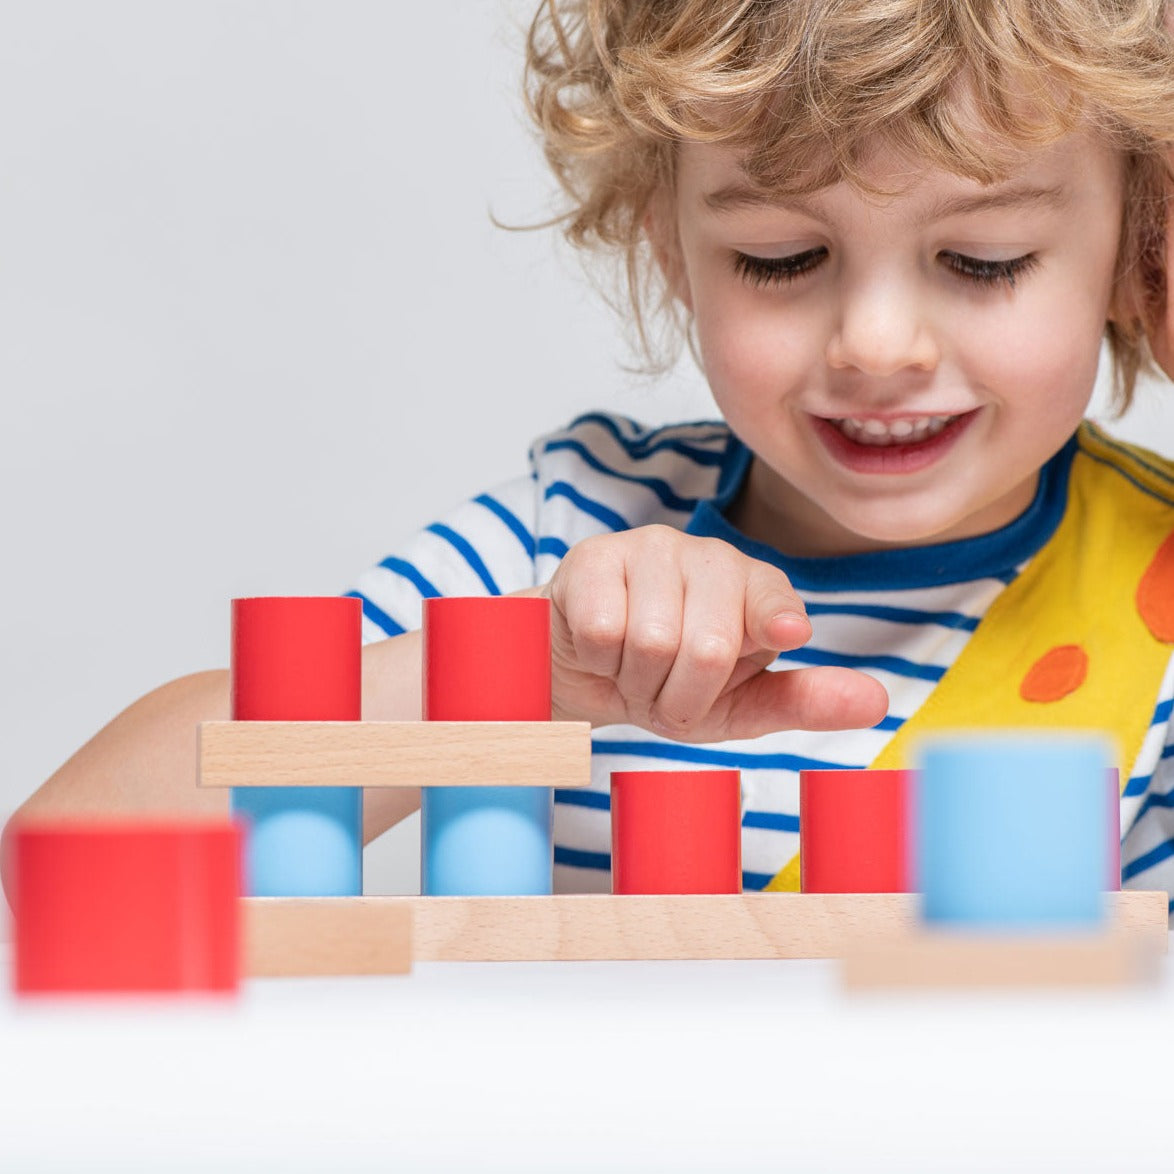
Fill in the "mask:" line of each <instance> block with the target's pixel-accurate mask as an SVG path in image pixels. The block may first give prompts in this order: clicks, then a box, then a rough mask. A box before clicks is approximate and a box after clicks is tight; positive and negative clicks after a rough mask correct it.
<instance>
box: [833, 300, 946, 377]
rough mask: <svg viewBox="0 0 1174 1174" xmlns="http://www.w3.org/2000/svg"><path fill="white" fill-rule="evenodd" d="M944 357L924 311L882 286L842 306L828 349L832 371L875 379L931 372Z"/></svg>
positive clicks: (922, 307) (844, 302)
mask: <svg viewBox="0 0 1174 1174" xmlns="http://www.w3.org/2000/svg"><path fill="white" fill-rule="evenodd" d="M940 357H941V355H940V351H939V348H938V343H937V340H936V338H935V333H934V330H933V328H932V325H931V323H930V321H929V315H928V314H927V313H926V312H925V307H924V306H922V305H920V304H919V303H918V302H917V301H915V300H913V299H911V298H909V297H906V296H903V295H901V294H899V293H897V292H895V291H894V290H893V289H892V287H888V288H886V287H885V286H884V285H883V284H881V283H878V284H877V285H875V286H874V287H873V288H872V289H871V290H867V291H862V292H860V293H859V294H858V295H857V296H855V297H852V298H850V299H845V300H844V301H843V302H842V303H841V310H840V318H839V321H838V322H837V323H836V324H835V327H834V328H833V330H832V335H831V338H830V339H829V340H828V346H827V362H828V366H830V367H832V368H834V369H837V370H839V369H844V368H849V367H855V368H856V369H858V370H859V371H861V372H863V373H864V374H867V375H872V376H877V377H880V376H886V375H895V374H897V373H898V372H900V371H902V370H904V369H905V368H908V367H913V368H917V369H919V370H925V371H930V370H933V368H934V367H936V366H937V363H938V360H939V359H940Z"/></svg>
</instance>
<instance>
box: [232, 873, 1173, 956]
mask: <svg viewBox="0 0 1174 1174" xmlns="http://www.w3.org/2000/svg"><path fill="white" fill-rule="evenodd" d="M281 903H282V899H279V898H252V899H249V900H247V901H246V905H248V906H252V907H256V909H257V916H258V917H260V914H261V910H262V908H263V906H264V907H269V909H270V910H272V909H276V907H277V906H278V905H280V904H281ZM288 903H289V904H291V905H295V906H305V905H308V904H313V902H307V901H301V900H299V901H290V902H288ZM320 904H323V905H325V906H327V907H328V910H329V911H328V912H327V913H325V914H323V915H322V916H323V917H324V918H326V920H327V921H328V922H331V923H332V925H333V928H331V930H330V933H329V939H330V940H331V941H334V942H338V943H340V945H339V948H340V949H342V948H344V947H345V948H346V949H352V948H354V947H353V946H352V941H353V939H355V938H362V937H364V936H372V937H374V938H376V939H381V938H382V937H384V936H386V934H385V931H384V929H383V928H382V926H381V922H380V918H381V917H382V916H384V915H386V917H387V918H388V920H389V922H391V921H392V920H393V919H394V918H396V917H400V916H402V915H403V914H404V912H405V911H409V912H410V916H411V919H412V941H413V946H412V950H413V954H414V957H415V958H416V959H417V960H419V961H429V962H554V961H598V960H613V959H615V960H619V959H645V960H651V959H708V958H842V957H845V956H846V955H849V954H852V953H854V952H859V951H860V949H861V947H862V946H866V945H868V944H869V943H883V942H885V941H886V940H888V941H892V940H893V939H895V938H896V939H902V937H905V938H907V937H908V935H910V934H911V933H913V932H914V931H915V930H916V929H917V928H918V925H919V920H918V898H917V897H916V896H913V895H910V894H899V893H859V894H803V895H801V894H797V893H743V894H741V895H734V896H633V897H619V896H611V895H606V894H601V895H595V894H582V895H567V896H555V897H362V898H327V899H324V900H323V901H322V902H320ZM1110 905H1111V911H1112V917H1111V921H1112V924H1113V926H1114V927H1116V928H1117V929H1119V930H1120V932H1121V933H1122V934H1125V935H1126V936H1128V937H1129V938H1130V939H1131V940H1133V941H1136V942H1138V943H1140V944H1141V945H1143V946H1144V947H1145V948H1146V949H1148V950H1149V951H1150V952H1152V953H1155V954H1157V953H1162V952H1164V951H1165V949H1166V945H1167V941H1168V935H1167V928H1166V906H1167V898H1166V894H1165V893H1133V892H1130V893H1115V894H1112V895H1111V901H1110ZM360 908H361V909H362V912H361V913H360V912H359V911H358V910H360ZM352 909H353V910H355V912H352ZM265 916H272V917H276V916H277V914H276V913H273V912H270V913H266V914H265ZM246 932H248V930H247V929H246ZM314 932H316V933H317V934H318V935H319V936H320V937H322V938H323V939H324V940H325V938H326V934H325V932H324V931H323V930H321V929H319V930H317V931H314ZM250 956H251V955H250ZM281 972H282V973H297V972H298V971H296V970H293V969H289V968H286V969H285V970H284V971H281ZM250 973H259V972H258V971H250ZM269 973H274V971H269ZM316 973H323V972H322V971H317V972H316ZM333 973H351V971H347V970H345V969H339V970H335V971H334V972H333ZM354 973H368V971H354Z"/></svg>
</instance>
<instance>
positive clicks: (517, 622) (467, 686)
mask: <svg viewBox="0 0 1174 1174" xmlns="http://www.w3.org/2000/svg"><path fill="white" fill-rule="evenodd" d="M424 616H425V619H424V633H425V646H424V678H423V683H424V699H423V703H424V718H425V719H426V720H428V721H438V722H443V721H468V722H485V721H517V722H521V721H532V722H547V721H550V601H549V600H547V599H530V598H525V597H521V598H519V597H515V596H486V597H483V598H471V599H465V598H448V599H443V598H441V599H426V600H424Z"/></svg>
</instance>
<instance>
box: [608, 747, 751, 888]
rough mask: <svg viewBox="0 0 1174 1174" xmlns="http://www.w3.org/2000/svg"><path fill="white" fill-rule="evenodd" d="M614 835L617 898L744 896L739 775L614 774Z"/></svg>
mask: <svg viewBox="0 0 1174 1174" xmlns="http://www.w3.org/2000/svg"><path fill="white" fill-rule="evenodd" d="M611 830H612V854H611V866H612V892H613V893H617V894H634V893H740V892H741V891H742V796H741V772H740V771H737V770H631V771H613V772H612V776H611Z"/></svg>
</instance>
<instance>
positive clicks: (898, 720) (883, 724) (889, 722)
mask: <svg viewBox="0 0 1174 1174" xmlns="http://www.w3.org/2000/svg"><path fill="white" fill-rule="evenodd" d="M904 724H905V719H904V718H903V717H894V716H893V715H892V714H888V715H886V716H885V717H882V718H881V719H880V721H879V722H877V723H876V725H875V726H873V727H872V728H873V729H874V730H899V729H900V728H901V727H902V726H903V725H904Z"/></svg>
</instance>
